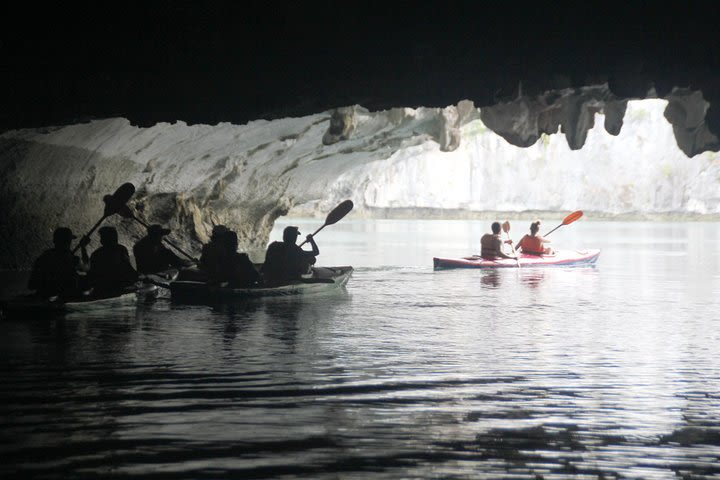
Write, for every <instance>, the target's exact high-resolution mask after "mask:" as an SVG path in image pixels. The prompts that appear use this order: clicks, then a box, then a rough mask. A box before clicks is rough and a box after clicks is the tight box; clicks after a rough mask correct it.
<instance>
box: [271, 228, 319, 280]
mask: <svg viewBox="0 0 720 480" xmlns="http://www.w3.org/2000/svg"><path fill="white" fill-rule="evenodd" d="M298 236H300V231H299V230H298V227H295V226H289V227H285V230H283V241H282V242H278V241H275V242H272V243H271V244H270V245H269V246H268V248H267V251H266V253H265V263H264V264H263V266H262V276H263V280H264V282H265V285H266V286H279V285H285V284H287V283H289V282H292V281H293V280H298V279H300V278H302V276H303V275H306V274H308V273H310V272H311V267H312V266H313V265H315V261H316V257H317V256H318V255H320V249H319V248H318V246H317V244H316V243H315V239H314V238H313V236H312V235H308V236H307V237H305V238H306V239H307V241H308V242H309V243H310V246H311V247H312V250H311V251H308V250H303V249H302V247H300V245H297V243H296V242H297V238H298Z"/></svg>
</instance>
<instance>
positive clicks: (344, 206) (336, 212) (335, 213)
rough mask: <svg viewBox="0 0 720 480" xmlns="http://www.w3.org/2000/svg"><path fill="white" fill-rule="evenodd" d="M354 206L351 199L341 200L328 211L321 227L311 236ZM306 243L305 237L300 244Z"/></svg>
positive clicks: (337, 220) (338, 219) (334, 221)
mask: <svg viewBox="0 0 720 480" xmlns="http://www.w3.org/2000/svg"><path fill="white" fill-rule="evenodd" d="M353 207H354V205H353V202H352V200H345V201H344V202H341V203H340V205H338V206H337V207H335V208H333V209H332V211H331V212H330V213H328V215H327V218H326V219H325V223H323V225H322V227H320V228H318V229H317V230H315V232H314V233H313V237H314V236H315V235H317V233H318V232H319V231H320V230H322V229H323V228H325V227H327V226H328V225H333V224H335V223H337V222H339V221H340V220H341V219H342V218H343V217H344V216H345V215H347V214H348V213H350V210H352V209H353ZM306 243H307V239H305V241H303V242H302V243H301V244H300V246H303V245H305V244H306Z"/></svg>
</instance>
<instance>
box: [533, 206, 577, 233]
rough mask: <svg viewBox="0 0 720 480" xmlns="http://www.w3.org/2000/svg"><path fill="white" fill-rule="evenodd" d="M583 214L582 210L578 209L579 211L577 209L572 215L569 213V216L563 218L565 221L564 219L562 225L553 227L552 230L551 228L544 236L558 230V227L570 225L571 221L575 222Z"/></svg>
mask: <svg viewBox="0 0 720 480" xmlns="http://www.w3.org/2000/svg"><path fill="white" fill-rule="evenodd" d="M582 216H583V212H582V210H578V211H576V212H573V213H571V214H570V215H568V216H567V217H565V218H564V219H563V221H562V223H561V224H560V225H558V226H557V227H555V228H553V229H552V230H550V231H549V232H548V233H546V234H545V235H543V236H544V237H547V236H548V235H550V234H551V233H552V232H554V231H555V230H557V229H558V228H560V227H562V226H563V225H570V224H571V223H573V222H574V221H575V220H577V219H578V218H580V217H582Z"/></svg>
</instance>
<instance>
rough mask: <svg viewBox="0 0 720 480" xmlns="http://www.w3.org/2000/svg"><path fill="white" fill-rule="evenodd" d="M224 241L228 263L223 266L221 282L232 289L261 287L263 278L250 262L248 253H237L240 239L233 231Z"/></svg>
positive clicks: (228, 233)
mask: <svg viewBox="0 0 720 480" xmlns="http://www.w3.org/2000/svg"><path fill="white" fill-rule="evenodd" d="M223 240H224V243H225V248H226V252H225V253H226V255H227V256H226V262H224V264H223V270H222V271H223V274H222V277H221V279H220V280H221V281H226V282H228V283H229V286H230V287H232V288H251V287H257V286H260V284H261V283H262V277H261V276H260V273H259V272H258V271H257V269H256V268H255V265H254V264H253V263H252V261H250V257H249V256H248V254H247V253H241V252H238V251H237V248H238V237H237V233H235V232H233V231H232V230H230V231H228V232H227V233H226V234H225V235H224V236H223Z"/></svg>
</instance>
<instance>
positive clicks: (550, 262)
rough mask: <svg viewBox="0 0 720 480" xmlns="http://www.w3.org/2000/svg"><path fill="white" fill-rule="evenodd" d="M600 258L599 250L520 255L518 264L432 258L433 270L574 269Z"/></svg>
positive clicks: (472, 258) (480, 258)
mask: <svg viewBox="0 0 720 480" xmlns="http://www.w3.org/2000/svg"><path fill="white" fill-rule="evenodd" d="M599 256H600V250H598V249H589V250H559V251H557V252H555V254H554V255H528V254H524V253H521V254H520V255H519V256H518V259H519V260H520V261H519V262H518V261H516V260H514V259H509V258H500V259H497V260H485V259H484V258H482V257H480V256H479V255H472V256H470V257H461V258H440V257H435V258H433V266H434V267H435V270H441V269H447V268H518V263H519V264H520V265H519V266H520V268H523V267H575V266H584V265H592V264H594V263H595V262H596V261H597V259H598V257H599Z"/></svg>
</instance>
